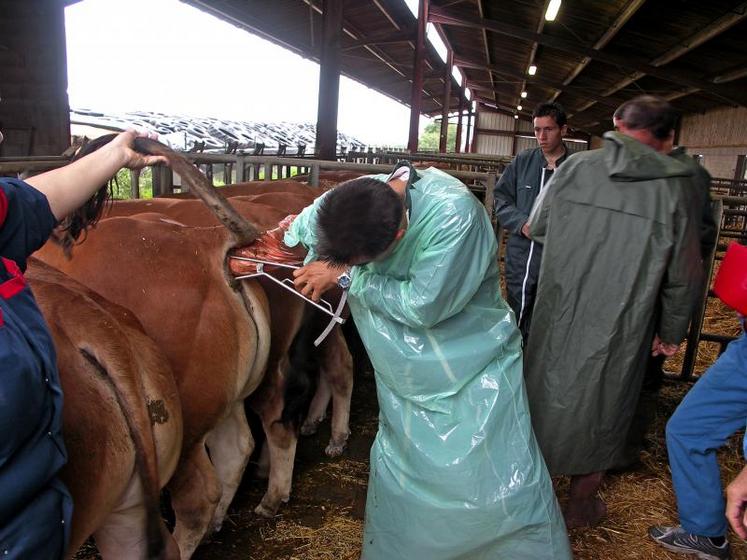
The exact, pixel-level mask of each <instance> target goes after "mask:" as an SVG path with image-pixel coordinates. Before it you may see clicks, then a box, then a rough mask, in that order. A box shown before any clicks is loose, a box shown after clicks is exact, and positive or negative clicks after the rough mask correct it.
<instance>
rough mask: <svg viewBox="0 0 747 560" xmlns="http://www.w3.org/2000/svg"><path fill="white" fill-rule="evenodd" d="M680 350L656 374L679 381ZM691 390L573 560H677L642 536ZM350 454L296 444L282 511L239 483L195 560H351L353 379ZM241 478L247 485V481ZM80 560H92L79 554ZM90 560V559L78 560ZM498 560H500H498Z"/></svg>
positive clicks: (254, 486)
mask: <svg viewBox="0 0 747 560" xmlns="http://www.w3.org/2000/svg"><path fill="white" fill-rule="evenodd" d="M739 329H740V327H739V324H738V323H737V321H736V318H735V316H734V313H733V312H732V311H730V310H729V309H728V308H726V307H725V306H724V305H722V304H721V303H720V302H719V301H717V300H713V299H712V300H711V301H710V302H709V304H708V308H707V313H706V321H705V326H704V330H705V331H708V332H715V333H720V334H728V335H732V336H736V335H737V334H738V333H739ZM718 349H719V348H718V344H709V343H701V346H700V351H699V355H698V360H697V363H696V368H695V373H696V375H700V374H702V373H703V372H704V371H705V370H706V369H707V367H708V366H709V365H710V364H711V363H713V361H715V359H716V357H717V356H718ZM683 353H684V345H683V349H682V351H681V352H679V353H678V354H677V355H676V356H674V357H673V358H672V359H670V360H668V362H667V365H666V366H665V367H666V369H667V370H668V371H673V372H679V371H680V368H681V363H682V355H683ZM690 386H691V385H690V384H686V383H678V382H675V381H671V380H668V381H666V382H665V385H664V387H663V389H662V392H661V395H660V401H659V409H658V416H657V418H656V422H655V424H654V426H653V427H652V430H651V433H650V436H649V438H648V442H647V443H648V448H647V450H646V451H644V452H643V453H642V456H641V463H642V464H641V466H640V467H639V468H637V469H636V470H634V471H631V472H627V473H622V474H616V475H610V476H609V477H608V479H607V482H606V484H605V486H604V488H603V490H602V493H603V498H604V499H605V501H606V502H607V504H608V511H609V515H608V517H607V519H606V520H605V521H604V522H603V523H602V525H601V526H599V527H596V528H593V529H575V530H573V531H571V533H570V538H571V545H572V547H573V552H574V557H575V558H576V559H577V560H628V559H630V560H678V559H682V558H687V557H685V556H682V555H677V554H672V553H669V552H667V551H665V550H664V549H662V548H661V547H659V546H658V545H656V544H655V543H653V542H652V541H651V540H650V539H649V538H648V535H647V529H648V527H649V526H650V525H654V524H674V523H676V522H677V508H676V505H675V499H674V493H673V491H672V485H671V477H670V473H669V467H668V463H667V454H666V446H665V442H664V426H665V424H666V421H667V419H668V418H669V416H670V415H671V414H672V412H673V411H674V409H675V408H676V406H677V404H678V403H679V402H680V400H681V399H682V397H683V396H684V394H685V393H686V392H687V390H688V389H689V388H690ZM351 412H352V416H353V417H352V418H351V427H352V430H353V436H352V437H351V441H350V449H349V450H348V451H347V452H346V456H345V457H343V458H342V459H339V460H336V461H333V460H328V459H326V458H323V455H322V453H321V449H322V448H323V443H324V442H325V441H326V438H327V437H328V428H327V427H324V426H323V427H322V431H321V432H320V434H317V435H316V436H314V437H312V438H304V439H302V440H301V441H300V442H299V460H300V464H299V465H298V466H297V469H296V475H295V476H294V489H293V495H292V498H291V501H290V503H289V504H288V505H286V506H285V507H284V509H283V510H281V514H280V515H279V516H278V517H276V518H275V519H272V520H270V521H264V520H260V519H258V518H257V517H256V516H254V515H253V513H252V511H251V510H252V507H253V505H256V502H257V501H258V500H259V498H260V497H261V489H262V488H263V483H261V482H259V481H256V480H247V481H245V483H244V484H243V485H242V486H243V488H244V490H243V491H241V490H240V492H239V495H238V496H237V499H236V500H235V502H234V506H233V507H232V509H231V513H230V516H229V518H228V520H227V522H226V524H225V525H224V529H223V531H222V532H221V533H219V534H218V535H215V536H214V537H213V538H212V539H211V540H210V541H209V542H208V543H205V544H204V545H203V546H201V547H200V548H199V549H198V551H197V553H196V554H195V556H194V558H195V559H196V560H233V559H239V558H240V559H242V560H246V559H249V560H275V559H287V560H352V559H357V558H358V557H359V555H360V545H361V540H362V535H363V508H364V505H365V492H366V484H367V478H368V462H367V460H368V449H369V448H370V445H371V442H372V440H373V437H374V436H375V433H376V425H377V411H376V403H375V388H374V384H373V378H372V375H371V372H370V371H366V372H363V373H361V372H357V373H356V387H355V391H354V395H353V407H352V410H351ZM719 460H720V463H721V465H722V478H723V480H724V482H725V484H726V483H727V482H728V481H729V480H731V479H732V478H733V477H734V476H736V474H737V473H738V472H739V471H740V470H741V468H742V466H743V464H744V459H743V458H742V455H741V434H738V435H737V436H735V437H734V438H733V439H732V441H731V442H730V443H729V445H728V446H727V448H725V449H724V450H722V451H721V452H720V453H719ZM247 478H248V477H247ZM554 482H555V484H556V490H557V493H558V496H559V499H560V501H561V503H563V502H564V501H565V499H566V497H567V487H568V480H567V479H566V478H559V479H557V480H555V481H554ZM730 541H731V543H732V551H733V554H732V557H733V558H735V559H737V560H747V546H746V545H745V543H744V542H741V541H740V540H739V538H738V537H736V535H734V534H731V535H730ZM88 552H89V554H90V553H91V552H92V551H90V550H89V551H88ZM81 556H82V557H93V555H90V556H89V555H86V554H84V555H81ZM501 560H504V559H501ZM505 560H511V559H505Z"/></svg>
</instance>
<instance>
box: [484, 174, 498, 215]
mask: <svg viewBox="0 0 747 560" xmlns="http://www.w3.org/2000/svg"><path fill="white" fill-rule="evenodd" d="M497 180H498V175H497V174H496V173H495V172H493V173H489V174H488V178H487V180H486V181H485V209H486V210H487V211H488V216H490V221H491V223H492V224H493V229H495V227H496V223H495V212H493V206H494V204H495V198H494V196H493V189H495V184H496V182H497Z"/></svg>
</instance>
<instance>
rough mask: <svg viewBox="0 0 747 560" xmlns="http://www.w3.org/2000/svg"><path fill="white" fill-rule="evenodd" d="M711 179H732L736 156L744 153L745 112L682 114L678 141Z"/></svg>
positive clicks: (746, 135) (727, 109)
mask: <svg viewBox="0 0 747 560" xmlns="http://www.w3.org/2000/svg"><path fill="white" fill-rule="evenodd" d="M678 144H679V145H680V146H685V147H686V148H687V151H688V152H689V153H690V154H693V155H695V154H702V155H703V159H702V160H701V163H702V164H703V165H704V166H705V168H706V169H708V171H709V172H710V174H711V175H713V176H714V177H722V178H725V179H734V174H735V172H736V168H737V159H738V156H740V155H744V154H747V109H746V108H744V107H738V108H732V107H725V108H719V109H713V110H711V111H707V112H706V113H704V114H693V115H685V116H684V117H683V119H682V124H681V125H680V134H679V139H678Z"/></svg>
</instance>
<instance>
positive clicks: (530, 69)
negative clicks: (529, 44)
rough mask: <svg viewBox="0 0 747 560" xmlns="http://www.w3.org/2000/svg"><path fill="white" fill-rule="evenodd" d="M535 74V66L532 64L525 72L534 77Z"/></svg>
mask: <svg viewBox="0 0 747 560" xmlns="http://www.w3.org/2000/svg"><path fill="white" fill-rule="evenodd" d="M536 73H537V66H536V65H535V64H532V65H531V66H530V67H529V69H528V70H527V74H529V75H530V76H534V75H535V74H536Z"/></svg>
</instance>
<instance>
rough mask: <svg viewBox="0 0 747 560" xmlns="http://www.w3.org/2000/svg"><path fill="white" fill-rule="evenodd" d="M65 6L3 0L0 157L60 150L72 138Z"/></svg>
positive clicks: (47, 0) (52, 1) (43, 0)
mask: <svg viewBox="0 0 747 560" xmlns="http://www.w3.org/2000/svg"><path fill="white" fill-rule="evenodd" d="M64 10H65V9H64V5H63V2H61V1H59V0H1V1H0V77H1V78H0V99H1V100H0V130H2V132H3V134H4V135H5V141H4V142H3V143H1V144H0V156H27V155H59V154H60V153H62V152H63V151H64V150H65V149H66V148H67V147H68V145H69V143H70V114H69V105H68V98H67V65H66V48H65V11H64Z"/></svg>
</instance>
